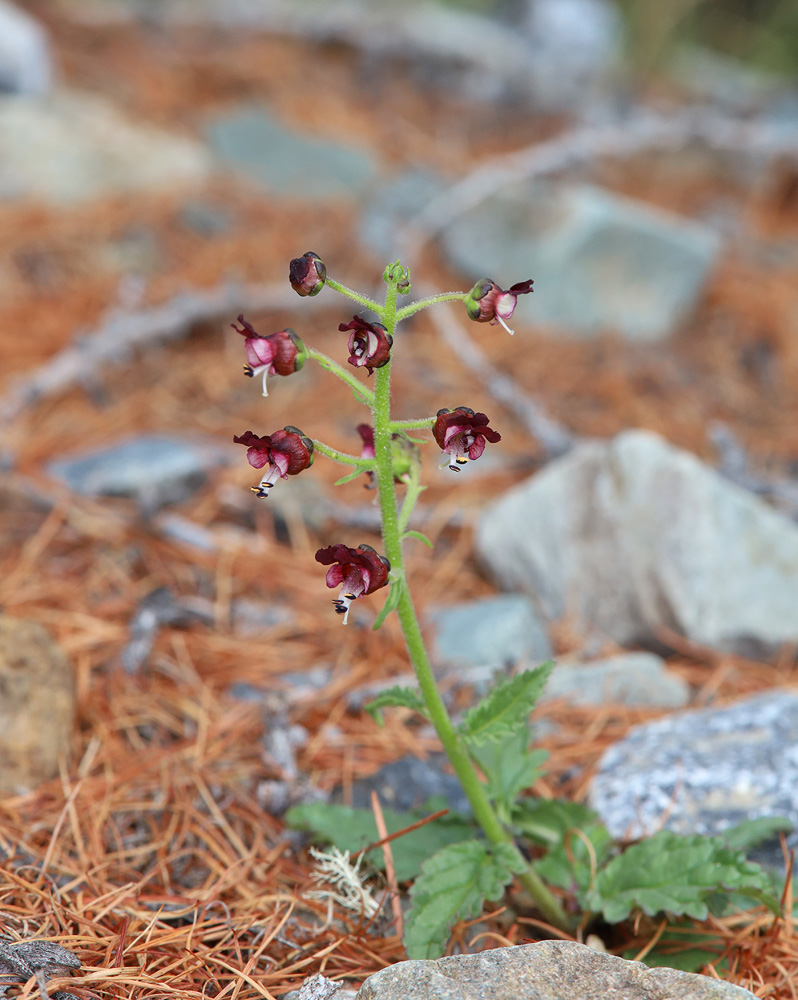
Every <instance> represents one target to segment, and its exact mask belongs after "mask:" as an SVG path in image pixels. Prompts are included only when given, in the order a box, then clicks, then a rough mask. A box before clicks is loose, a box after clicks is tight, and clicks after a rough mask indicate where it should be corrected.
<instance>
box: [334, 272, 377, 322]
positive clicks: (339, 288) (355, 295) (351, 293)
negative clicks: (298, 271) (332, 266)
mask: <svg viewBox="0 0 798 1000" xmlns="http://www.w3.org/2000/svg"><path fill="white" fill-rule="evenodd" d="M325 284H326V285H327V287H328V288H332V290H333V291H334V292H338V293H339V294H340V295H345V296H346V297H347V298H348V299H352V300H353V301H354V302H359V303H360V304H361V305H362V306H367V307H368V308H369V309H371V310H372V311H373V312H375V313H377V315H381V314H382V306H381V305H380V303H379V302H377V300H376V299H370V298H369V297H368V295H361V294H360V292H356V291H355V290H354V289H353V288H347V287H346V285H342V284H341V283H340V281H334V280H333V279H332V278H327V280H326V282H325Z"/></svg>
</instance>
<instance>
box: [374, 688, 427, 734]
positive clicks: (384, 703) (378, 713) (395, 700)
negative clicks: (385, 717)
mask: <svg viewBox="0 0 798 1000" xmlns="http://www.w3.org/2000/svg"><path fill="white" fill-rule="evenodd" d="M383 708H412V709H413V711H415V712H421V714H422V715H424V716H427V706H426V705H425V704H424V699H423V698H422V697H421V695H420V693H419V692H418V691H415V690H414V689H413V688H406V687H400V686H399V685H398V684H397V685H396V686H395V687H392V688H388V690H387V691H381V692H380V693H379V694H378V695H377V697H376V698H375V699H374V701H372V702H369V704H368V705H366V711H367V712H368V713H369V715H370V716H372V718H373V719H374V720H375V721H376V722H378V723H379V724H380V725H382V709H383Z"/></svg>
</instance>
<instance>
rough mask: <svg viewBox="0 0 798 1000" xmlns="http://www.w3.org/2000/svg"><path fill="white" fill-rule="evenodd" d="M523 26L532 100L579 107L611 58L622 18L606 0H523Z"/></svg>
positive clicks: (618, 43) (620, 33)
mask: <svg viewBox="0 0 798 1000" xmlns="http://www.w3.org/2000/svg"><path fill="white" fill-rule="evenodd" d="M526 7H527V16H526V19H525V21H523V22H522V25H521V26H522V29H523V30H524V31H525V34H526V35H527V36H528V38H529V41H530V42H531V54H532V59H531V60H530V72H531V73H532V77H533V80H534V87H533V93H534V96H535V100H536V103H537V104H538V105H540V106H541V107H543V108H545V109H546V110H548V111H557V110H560V111H562V110H564V109H568V108H575V109H576V110H581V111H584V104H585V98H586V97H587V96H589V95H590V93H591V92H595V91H596V89H597V88H598V86H600V85H601V84H602V83H604V82H606V77H607V75H608V73H609V71H610V70H611V69H612V67H613V66H614V65H615V64H616V62H617V60H618V57H619V54H620V51H621V48H622V38H623V21H622V18H621V16H620V12H619V10H618V8H617V7H615V6H614V5H613V4H612V3H608V2H607V0H527V4H526Z"/></svg>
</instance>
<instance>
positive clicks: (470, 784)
mask: <svg viewBox="0 0 798 1000" xmlns="http://www.w3.org/2000/svg"><path fill="white" fill-rule="evenodd" d="M396 297H397V290H396V284H395V282H391V283H390V284H389V285H388V290H387V292H386V295H385V305H384V306H383V308H382V318H383V323H384V324H385V328H386V330H387V332H388V334H389V335H393V333H394V331H395V329H396V324H397V322H398V319H399V317H400V316H401V315H402V314H406V310H400V311H399V312H398V313H397V309H396ZM429 304H432V303H431V302H430V303H429ZM372 417H373V423H374V448H375V453H376V463H375V472H376V475H377V486H378V491H379V502H380V510H381V513H382V539H383V545H384V546H385V555H386V556H387V557H388V559H389V560H390V562H391V568H392V570H394V571H395V572H396V573H398V574H404V572H405V569H404V557H403V552H402V532H403V531H404V529H405V528H406V526H407V521H408V520H409V517H410V510H411V509H412V507H410V508H407V507H406V506H405V507H403V510H402V515H401V517H398V516H397V511H396V486H395V484H394V478H393V462H392V455H391V433H392V424H391V363H390V362H389V363H388V364H387V365H384V366H383V367H382V368H380V369H379V370H378V371H377V372H376V376H375V386H374V405H373V407H372ZM393 426H396V425H393ZM412 502H413V503H414V502H415V501H414V500H413V501H412ZM396 612H397V615H398V617H399V622H400V624H401V626H402V632H403V633H404V637H405V643H406V645H407V651H408V654H409V656H410V661H411V663H412V664H413V668H414V670H415V672H416V677H417V678H418V684H419V688H420V690H421V695H422V697H423V699H424V703H425V705H426V707H427V711H428V712H429V717H430V720H431V722H432V724H433V726H434V727H435V732H436V733H437V734H438V738H439V739H440V741H441V744H442V746H443V749H444V751H445V752H446V756H447V757H448V758H449V761H450V762H451V764H452V767H453V768H454V771H455V774H456V775H457V777H458V779H459V781H460V784H461V786H462V788H463V791H464V792H465V794H466V796H467V798H468V801H469V802H470V803H471V808H472V809H473V810H474V817H475V819H476V820H477V822H478V823H479V825H480V827H481V828H482V830H483V832H484V834H485V836H486V837H487V839H488V840H489V841H490V843H492V844H505V845H507V846H509V847H511V848H512V849H513V850H514V851H515V852H516V853H517V855H518V859H519V867H520V866H521V864H523V866H524V872H523V874H522V875H520V876H519V880H520V882H521V884H522V885H523V886H524V888H525V889H526V890H527V892H528V893H529V894H530V895H531V896H532V898H533V899H534V901H535V903H536V904H537V906H538V908H539V909H540V911H541V913H542V914H543V915H544V917H545V918H546V920H548V921H549V922H550V923H552V924H554V925H555V926H556V927H559V928H562V929H565V928H567V927H568V926H569V925H568V918H567V917H566V915H565V913H564V912H563V910H562V907H561V906H560V904H559V903H558V902H557V900H556V899H555V897H554V896H553V895H552V894H551V892H550V891H549V890H548V889H547V887H546V886H545V885H544V884H543V882H542V881H541V879H540V878H539V877H538V875H537V874H536V873H535V872H534V871H533V870H532V869H531V868H530V867H529V866H528V864H527V862H526V861H525V860H524V859H523V857H522V855H521V852H520V851H519V850H518V848H517V847H516V846H515V842H514V841H513V838H512V837H511V835H510V834H509V833H508V832H507V830H505V828H504V827H503V826H502V823H501V821H500V820H499V818H498V816H497V815H496V812H495V810H494V808H493V805H492V804H491V801H490V798H489V797H488V794H487V791H486V789H485V786H484V784H483V783H482V782H481V781H480V779H479V776H478V775H477V772H476V771H475V769H474V765H473V764H472V762H471V758H470V757H469V756H468V752H467V751H466V748H465V747H464V745H463V743H462V742H461V740H460V738H459V736H458V734H457V731H456V730H455V728H454V725H453V724H452V720H451V719H450V717H449V713H448V712H447V710H446V706H445V705H444V703H443V699H442V698H441V695H440V692H439V691H438V685H437V683H436V681H435V675H434V674H433V672H432V666H431V665H430V662H429V657H428V656H427V651H426V648H425V646H424V639H423V637H422V635H421V628H420V627H419V624H418V617H417V616H416V611H415V608H414V606H413V600H412V598H411V596H410V591H409V589H408V588H407V587H402V591H401V596H400V598H399V602H398V604H397V606H396Z"/></svg>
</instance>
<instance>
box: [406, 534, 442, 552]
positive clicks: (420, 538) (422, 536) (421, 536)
mask: <svg viewBox="0 0 798 1000" xmlns="http://www.w3.org/2000/svg"><path fill="white" fill-rule="evenodd" d="M405 538H415V539H417V541H419V542H423V543H424V544H425V545H427V546H429V548H431V549H434V548H435V546H434V545H433V544H432V542H431V541H430V539H429V538H427V536H426V535H425V534H424V532H423V531H415V530H411V531H406V532H405V533H404V534H403V535H402V540H403V541H404V539H405Z"/></svg>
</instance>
